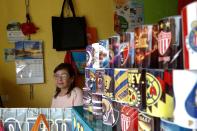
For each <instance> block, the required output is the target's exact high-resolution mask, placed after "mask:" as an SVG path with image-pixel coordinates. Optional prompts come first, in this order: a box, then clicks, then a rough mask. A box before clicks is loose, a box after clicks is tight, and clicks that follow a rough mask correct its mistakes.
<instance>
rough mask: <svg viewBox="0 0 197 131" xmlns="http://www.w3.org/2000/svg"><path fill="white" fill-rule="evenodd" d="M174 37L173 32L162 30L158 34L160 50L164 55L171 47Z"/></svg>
mask: <svg viewBox="0 0 197 131" xmlns="http://www.w3.org/2000/svg"><path fill="white" fill-rule="evenodd" d="M171 39H172V33H171V32H164V31H161V32H160V33H159V35H158V50H159V53H160V54H161V55H164V54H165V53H166V51H167V50H168V48H169V47H170V43H171Z"/></svg>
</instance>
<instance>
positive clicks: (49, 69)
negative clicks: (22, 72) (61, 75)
mask: <svg viewBox="0 0 197 131" xmlns="http://www.w3.org/2000/svg"><path fill="white" fill-rule="evenodd" d="M62 2H63V0H30V15H31V17H32V21H33V22H34V23H35V24H36V25H37V26H38V27H39V28H40V29H39V31H38V33H37V34H35V35H32V37H31V38H32V39H33V40H43V41H44V67H45V81H46V82H45V83H44V84H34V99H33V100H30V99H29V85H16V77H15V76H16V73H15V63H14V62H4V54H3V53H4V52H3V50H4V48H14V44H11V43H8V40H7V36H6V25H7V24H8V22H10V21H19V22H21V23H22V22H24V21H25V0H0V14H1V15H0V94H3V95H8V101H6V103H5V104H6V106H7V107H49V106H50V102H51V98H52V96H53V93H54V90H55V86H54V81H53V69H54V67H55V66H56V65H57V64H59V63H60V62H63V59H64V54H65V52H56V51H55V50H54V49H52V32H51V16H58V15H59V14H60V10H61V4H62ZM74 5H75V7H76V13H77V15H79V16H85V17H86V18H87V23H88V25H89V26H94V27H96V28H97V30H98V36H99V39H104V38H108V37H109V36H111V35H113V15H112V11H113V1H112V0H76V1H74Z"/></svg>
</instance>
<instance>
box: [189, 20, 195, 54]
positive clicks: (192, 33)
mask: <svg viewBox="0 0 197 131" xmlns="http://www.w3.org/2000/svg"><path fill="white" fill-rule="evenodd" d="M188 38H189V39H188V40H187V43H188V46H189V47H188V48H189V49H190V48H191V49H192V52H197V21H193V22H192V30H191V31H190V33H189V37H188Z"/></svg>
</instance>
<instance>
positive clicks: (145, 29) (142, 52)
mask: <svg viewBox="0 0 197 131" xmlns="http://www.w3.org/2000/svg"><path fill="white" fill-rule="evenodd" d="M153 29H155V25H141V26H137V27H135V29H134V30H135V38H134V40H135V67H137V68H151V67H152V68H156V67H157V62H156V59H155V58H157V45H156V44H157V43H155V41H154V39H155V38H154V34H153V33H154V31H155V30H154V31H153ZM151 64H153V65H151Z"/></svg>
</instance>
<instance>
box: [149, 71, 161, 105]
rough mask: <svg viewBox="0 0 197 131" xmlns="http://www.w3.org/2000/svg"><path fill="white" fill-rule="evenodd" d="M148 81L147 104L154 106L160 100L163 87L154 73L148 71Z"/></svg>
mask: <svg viewBox="0 0 197 131" xmlns="http://www.w3.org/2000/svg"><path fill="white" fill-rule="evenodd" d="M146 79H147V80H146V81H147V89H146V90H147V91H146V104H147V106H152V105H154V104H156V103H157V102H158V100H159V99H160V97H161V94H162V88H161V85H160V83H159V81H158V80H157V78H155V77H154V76H153V75H151V74H150V73H146Z"/></svg>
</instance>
